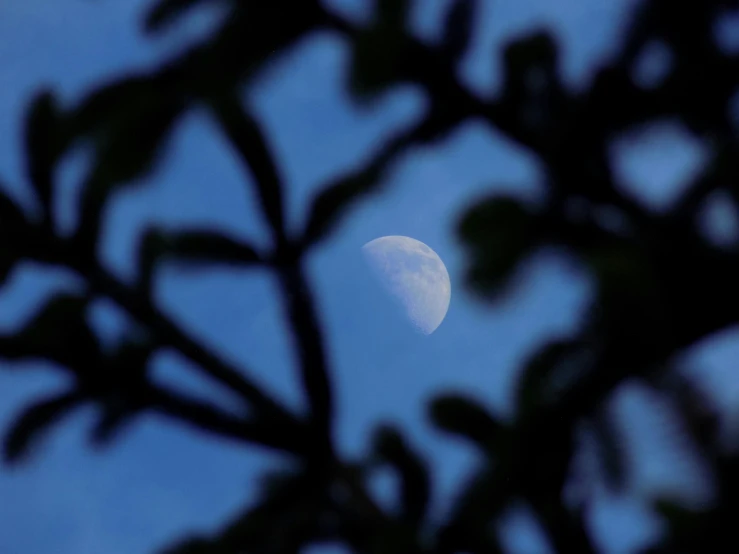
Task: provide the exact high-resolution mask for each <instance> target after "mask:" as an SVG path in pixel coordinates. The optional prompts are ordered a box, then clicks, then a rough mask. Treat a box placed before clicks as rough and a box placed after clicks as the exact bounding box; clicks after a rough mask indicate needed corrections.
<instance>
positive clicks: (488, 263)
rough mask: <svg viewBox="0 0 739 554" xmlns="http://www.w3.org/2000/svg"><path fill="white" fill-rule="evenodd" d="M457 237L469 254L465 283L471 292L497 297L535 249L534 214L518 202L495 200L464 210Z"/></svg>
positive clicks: (536, 241)
mask: <svg viewBox="0 0 739 554" xmlns="http://www.w3.org/2000/svg"><path fill="white" fill-rule="evenodd" d="M458 235H459V236H460V238H461V239H462V241H463V243H464V244H465V246H466V247H467V249H468V251H469V253H470V258H471V259H470V261H469V263H468V264H469V265H468V268H467V281H468V282H469V283H470V285H471V286H472V288H473V290H475V291H477V292H478V293H480V294H482V295H484V296H486V297H496V296H497V295H498V294H500V292H501V291H502V289H503V287H504V286H505V285H506V284H507V283H508V282H509V281H510V279H511V276H512V275H513V273H514V272H515V270H516V269H517V268H518V266H519V265H520V264H521V262H522V261H523V260H524V259H525V258H526V257H527V256H528V255H529V254H531V253H532V252H533V251H534V249H535V248H536V247H537V246H538V227H537V222H536V219H535V217H534V215H533V214H532V213H531V212H530V211H529V210H528V209H527V208H526V207H525V206H524V205H523V204H522V203H521V202H520V201H519V200H517V199H514V198H508V197H496V198H492V199H489V200H486V201H483V202H480V203H479V204H477V205H476V206H474V207H473V208H471V209H470V210H468V211H467V213H466V214H465V215H464V216H463V218H462V220H461V221H460V223H459V225H458Z"/></svg>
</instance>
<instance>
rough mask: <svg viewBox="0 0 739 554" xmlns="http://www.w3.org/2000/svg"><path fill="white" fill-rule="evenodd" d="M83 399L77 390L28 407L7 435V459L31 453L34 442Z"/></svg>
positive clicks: (22, 457)
mask: <svg viewBox="0 0 739 554" xmlns="http://www.w3.org/2000/svg"><path fill="white" fill-rule="evenodd" d="M81 401H82V398H81V397H80V396H79V395H78V394H77V393H76V392H67V393H64V394H61V395H57V396H52V397H49V398H46V399H44V400H40V401H38V402H35V403H34V404H32V405H31V406H30V407H28V408H26V409H25V410H24V411H23V412H22V413H21V415H20V416H19V417H18V419H16V420H15V422H14V423H13V424H12V425H11V428H10V431H9V432H8V434H7V435H6V436H5V440H4V444H3V453H4V456H5V460H6V461H7V462H9V463H15V462H20V461H22V460H23V459H24V458H25V457H26V456H27V455H28V454H29V453H30V449H31V447H32V446H33V443H34V442H35V441H37V440H38V439H39V438H40V437H41V435H42V434H44V433H45V432H47V431H48V429H49V427H51V425H52V424H54V423H56V422H57V421H58V420H59V419H61V418H62V417H63V416H65V415H67V414H69V413H70V412H71V411H72V409H73V408H75V407H77V406H78V405H79V404H80V403H81Z"/></svg>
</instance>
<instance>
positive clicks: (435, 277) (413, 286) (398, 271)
mask: <svg viewBox="0 0 739 554" xmlns="http://www.w3.org/2000/svg"><path fill="white" fill-rule="evenodd" d="M362 253H363V254H364V258H365V260H366V261H367V262H368V264H369V266H370V267H371V269H372V272H373V273H374V275H375V277H376V278H377V279H378V280H379V281H380V283H381V284H382V286H383V287H384V288H385V290H387V291H388V292H389V293H390V294H391V296H392V297H393V298H394V299H395V300H396V301H397V302H398V303H399V304H400V305H401V306H402V307H403V310H404V312H405V314H406V315H407V316H408V318H409V319H410V321H411V323H412V324H413V326H414V327H415V328H416V329H417V330H418V331H420V332H421V333H423V334H424V335H430V334H431V333H433V332H434V331H435V330H436V329H437V327H439V325H441V322H442V321H444V317H445V316H446V313H447V310H448V309H449V301H450V300H451V296H452V286H451V282H450V281H449V273H448V272H447V269H446V266H445V265H444V262H442V261H441V258H440V257H439V256H438V255H437V254H436V252H434V251H433V250H431V248H429V247H428V246H426V245H425V244H424V243H422V242H421V241H418V240H416V239H412V238H410V237H404V236H399V235H392V236H387V237H380V238H377V239H375V240H371V241H369V242H368V243H367V244H365V245H364V246H362Z"/></svg>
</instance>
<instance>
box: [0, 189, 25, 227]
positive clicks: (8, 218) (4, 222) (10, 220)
mask: <svg viewBox="0 0 739 554" xmlns="http://www.w3.org/2000/svg"><path fill="white" fill-rule="evenodd" d="M7 189H8V187H7V185H6V184H4V183H3V182H2V181H0V228H2V229H17V227H19V226H22V224H24V223H25V222H26V217H25V215H24V214H23V210H22V209H21V208H20V206H18V204H17V203H16V202H15V200H13V199H12V198H10V197H9V196H8V195H7V194H5V192H4V191H5V190H7Z"/></svg>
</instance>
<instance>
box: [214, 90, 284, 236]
mask: <svg viewBox="0 0 739 554" xmlns="http://www.w3.org/2000/svg"><path fill="white" fill-rule="evenodd" d="M211 107H212V108H213V112H214V113H215V115H216V119H217V121H218V123H219V124H220V126H221V128H222V129H223V131H224V133H225V134H226V136H227V137H228V139H229V140H230V141H231V144H232V145H233V146H234V148H235V149H236V152H237V153H238V154H239V156H240V157H241V160H242V162H243V163H244V164H245V165H246V166H247V167H248V169H249V171H250V172H251V174H252V176H253V178H254V184H255V186H256V188H257V192H258V194H259V200H260V202H261V208H262V212H263V213H264V215H265V216H266V218H267V222H268V223H269V225H270V227H271V229H272V232H273V234H274V236H276V237H280V238H282V236H283V234H284V232H285V214H284V200H283V198H282V194H283V193H282V178H281V177H280V174H279V171H278V168H277V165H276V162H275V160H274V158H273V156H272V152H271V151H270V148H269V145H268V142H267V138H266V137H265V135H264V132H263V131H262V129H261V127H260V125H259V122H258V121H257V120H256V119H255V118H254V117H253V116H252V115H251V114H250V113H249V112H248V111H247V110H245V109H244V107H243V106H242V105H241V102H240V101H239V99H238V97H236V96H233V95H224V96H222V97H220V98H217V99H214V100H213V101H212V102H211Z"/></svg>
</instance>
